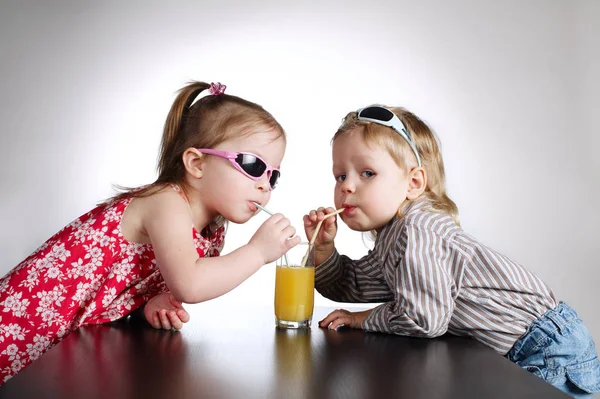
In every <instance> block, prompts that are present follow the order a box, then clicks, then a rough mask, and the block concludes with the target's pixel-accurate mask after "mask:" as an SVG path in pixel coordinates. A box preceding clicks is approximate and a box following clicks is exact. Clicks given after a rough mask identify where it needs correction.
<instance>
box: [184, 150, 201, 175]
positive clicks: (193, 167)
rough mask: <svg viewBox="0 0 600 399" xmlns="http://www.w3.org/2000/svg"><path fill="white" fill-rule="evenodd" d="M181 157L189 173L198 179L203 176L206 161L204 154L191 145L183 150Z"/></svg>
mask: <svg viewBox="0 0 600 399" xmlns="http://www.w3.org/2000/svg"><path fill="white" fill-rule="evenodd" d="M181 159H182V161H183V166H184V167H185V171H186V172H187V173H189V174H190V175H192V176H194V177H195V178H196V179H200V178H201V177H202V174H203V170H204V162H205V161H206V158H205V157H204V154H202V153H201V152H200V151H198V150H197V149H196V148H193V147H190V148H188V149H186V150H185V151H184V152H183V155H182V156H181Z"/></svg>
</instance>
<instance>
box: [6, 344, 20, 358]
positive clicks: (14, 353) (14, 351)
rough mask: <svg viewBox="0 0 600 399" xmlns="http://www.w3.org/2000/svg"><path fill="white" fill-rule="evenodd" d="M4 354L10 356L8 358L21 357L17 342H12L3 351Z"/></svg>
mask: <svg viewBox="0 0 600 399" xmlns="http://www.w3.org/2000/svg"><path fill="white" fill-rule="evenodd" d="M2 354H3V355H6V356H8V360H15V359H19V357H20V356H19V347H18V346H17V345H15V344H10V345H8V346H7V347H6V349H4V350H3V351H2Z"/></svg>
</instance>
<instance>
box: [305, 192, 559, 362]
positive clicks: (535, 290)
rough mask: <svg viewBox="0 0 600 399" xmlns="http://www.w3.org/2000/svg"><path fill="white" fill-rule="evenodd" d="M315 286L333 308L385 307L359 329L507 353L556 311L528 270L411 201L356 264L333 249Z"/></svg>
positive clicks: (549, 296) (548, 292) (318, 272)
mask: <svg viewBox="0 0 600 399" xmlns="http://www.w3.org/2000/svg"><path fill="white" fill-rule="evenodd" d="M315 287H316V289H317V291H319V293H321V294H322V295H323V296H325V297H326V298H329V299H332V300H334V301H339V302H384V303H383V304H381V305H380V306H377V307H376V308H374V309H373V311H372V312H371V313H370V314H369V316H368V317H367V318H366V319H365V320H364V322H363V324H362V328H363V329H365V330H367V331H378V332H386V333H394V334H400V335H411V336H418V337H437V336H440V335H442V334H444V333H446V332H448V333H450V334H454V335H461V336H471V337H473V338H475V339H477V340H478V341H480V342H482V343H483V344H485V345H487V346H490V347H491V348H493V349H494V350H496V351H497V352H499V353H501V354H505V353H507V352H508V351H509V350H510V349H511V347H512V346H513V344H514V343H515V341H516V340H517V339H518V338H519V337H520V336H521V335H523V334H524V333H525V331H526V330H527V328H528V327H529V325H530V324H531V323H532V322H533V321H534V320H536V319H538V318H540V317H541V316H542V315H543V314H544V313H545V312H546V311H548V310H550V309H553V308H554V307H556V305H557V302H556V299H555V298H554V294H553V293H552V291H551V289H550V288H549V287H548V286H547V285H546V284H545V283H544V282H542V280H540V279H539V278H538V277H536V276H535V275H534V274H532V273H531V272H529V271H527V270H526V269H524V268H523V267H522V266H520V265H518V264H517V263H515V262H513V261H511V260H510V259H508V258H507V257H506V256H503V255H501V254H499V253H498V252H496V251H494V250H492V249H490V248H488V247H486V246H485V245H483V244H481V243H480V242H478V241H477V240H475V239H474V238H472V237H471V236H469V235H467V234H466V233H465V232H464V231H463V230H462V229H461V228H460V227H459V226H458V225H457V224H456V223H455V222H454V220H453V219H452V218H451V217H450V216H449V215H447V214H444V213H439V212H434V211H432V210H430V208H429V203H428V201H427V199H424V197H422V198H421V199H419V200H417V201H415V202H413V203H412V204H410V205H409V207H408V209H407V210H406V212H405V214H404V217H402V218H394V219H393V220H392V221H390V222H389V223H388V224H387V225H385V226H384V227H383V229H382V230H381V231H380V233H379V234H378V237H377V240H376V241H375V247H374V249H373V250H371V251H369V253H368V254H367V255H366V256H364V257H363V258H361V259H359V260H351V259H350V258H348V257H347V256H342V255H339V254H338V253H337V251H334V252H333V254H332V255H331V256H330V257H329V258H328V259H327V260H326V261H325V262H323V263H322V264H320V265H318V266H317V268H316V270H315Z"/></svg>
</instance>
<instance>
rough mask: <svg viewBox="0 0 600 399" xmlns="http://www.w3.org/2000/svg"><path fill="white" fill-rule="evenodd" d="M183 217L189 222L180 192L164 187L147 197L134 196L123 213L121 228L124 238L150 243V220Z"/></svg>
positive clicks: (186, 206) (187, 209)
mask: <svg viewBox="0 0 600 399" xmlns="http://www.w3.org/2000/svg"><path fill="white" fill-rule="evenodd" d="M180 218H184V219H185V220H186V221H187V223H189V208H188V205H187V203H186V202H185V200H184V199H183V198H182V197H181V194H179V193H178V192H176V191H175V190H173V189H172V188H171V187H165V188H163V189H161V190H160V191H158V192H156V193H153V194H151V195H149V196H147V197H134V198H133V199H132V200H131V202H130V204H129V206H128V207H127V209H126V210H125V213H124V214H123V222H122V230H123V236H124V237H125V239H126V240H128V241H131V242H139V243H143V244H150V238H149V234H148V229H147V226H148V224H149V222H150V221H151V220H153V221H157V220H169V219H170V220H172V221H175V220H176V219H180Z"/></svg>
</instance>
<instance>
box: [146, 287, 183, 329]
mask: <svg viewBox="0 0 600 399" xmlns="http://www.w3.org/2000/svg"><path fill="white" fill-rule="evenodd" d="M144 316H145V317H146V321H148V323H150V325H151V326H152V327H154V328H156V329H161V328H162V329H165V330H170V329H172V328H174V329H176V330H181V328H182V327H183V323H187V322H188V321H189V320H190V315H189V314H188V312H186V310H185V309H184V308H183V305H182V304H181V302H180V301H178V300H177V299H176V298H175V297H174V296H173V294H171V293H170V292H165V293H163V294H158V295H157V296H155V297H154V298H152V299H150V300H149V301H148V303H146V306H145V307H144Z"/></svg>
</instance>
